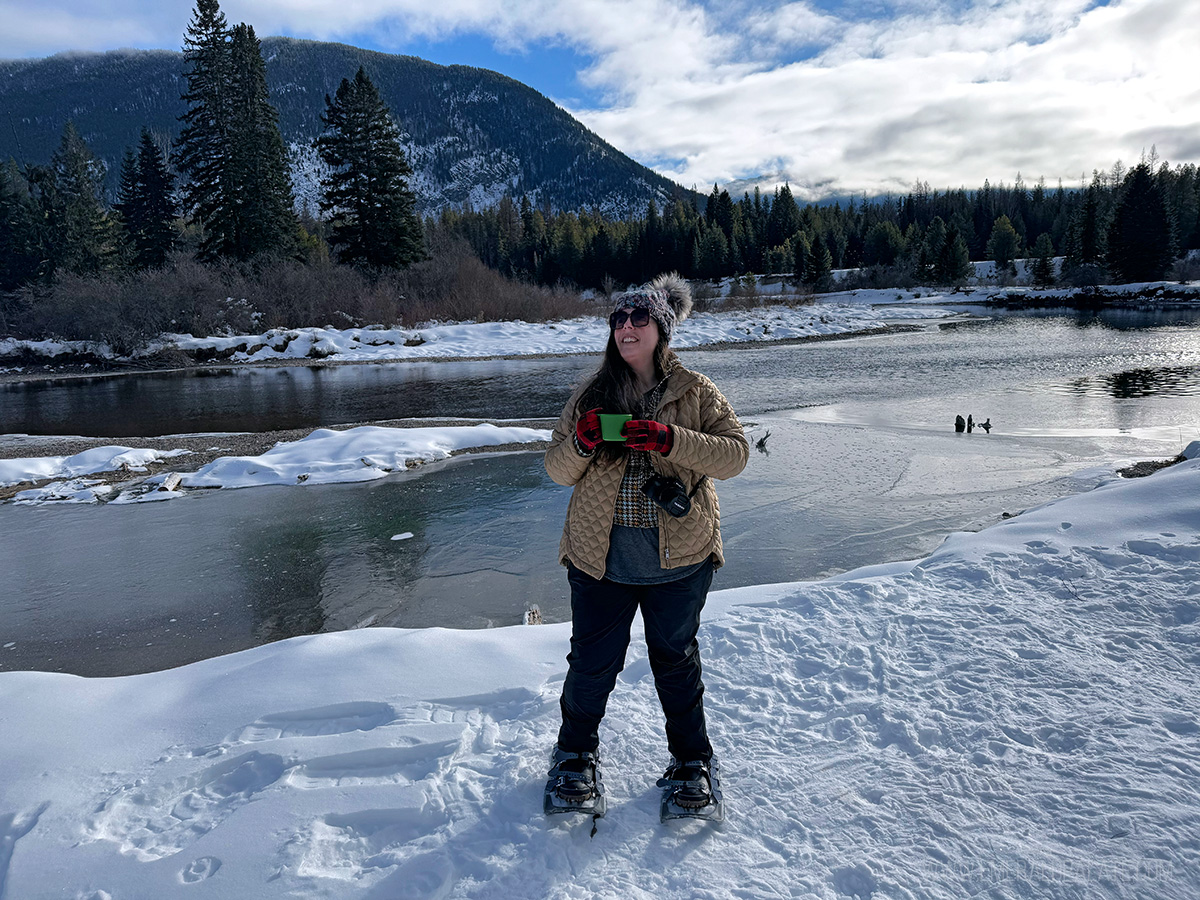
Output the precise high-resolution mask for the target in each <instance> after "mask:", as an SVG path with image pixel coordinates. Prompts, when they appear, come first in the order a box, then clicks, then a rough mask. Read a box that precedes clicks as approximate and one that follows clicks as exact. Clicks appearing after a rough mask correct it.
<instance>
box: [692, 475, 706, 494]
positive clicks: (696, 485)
mask: <svg viewBox="0 0 1200 900" xmlns="http://www.w3.org/2000/svg"><path fill="white" fill-rule="evenodd" d="M706 481H708V476H707V475H701V476H700V480H699V481H697V482H696V483H695V484H694V485H692V489H691V491H689V492H688V499H689V500H691V499H692V498H693V497H695V496H696V491H698V490H700V485H702V484H704V482H706Z"/></svg>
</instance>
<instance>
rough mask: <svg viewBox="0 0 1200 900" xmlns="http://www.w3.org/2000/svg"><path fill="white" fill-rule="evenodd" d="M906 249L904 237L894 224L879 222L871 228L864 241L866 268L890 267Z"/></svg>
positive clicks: (864, 263) (863, 259) (863, 257)
mask: <svg viewBox="0 0 1200 900" xmlns="http://www.w3.org/2000/svg"><path fill="white" fill-rule="evenodd" d="M903 249H904V235H902V234H901V233H900V229H899V228H898V227H896V224H895V223H894V222H878V223H876V224H875V225H872V226H871V229H870V230H869V231H868V232H867V236H866V238H864V240H863V253H862V263H863V265H864V266H890V265H893V264H895V262H896V259H897V257H899V256H900V253H901V251H902V250H903Z"/></svg>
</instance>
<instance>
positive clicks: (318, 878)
mask: <svg viewBox="0 0 1200 900" xmlns="http://www.w3.org/2000/svg"><path fill="white" fill-rule="evenodd" d="M1198 491H1200V460H1193V461H1189V462H1184V463H1181V464H1179V465H1176V466H1173V467H1171V468H1168V469H1164V470H1163V471H1161V472H1159V473H1157V474H1155V475H1152V476H1150V477H1148V478H1144V479H1137V480H1133V481H1121V480H1116V481H1112V482H1110V483H1108V484H1105V485H1104V486H1102V487H1100V488H1098V489H1096V490H1094V491H1092V492H1090V493H1087V494H1081V495H1076V496H1073V497H1070V498H1067V499H1065V500H1061V501H1058V502H1055V503H1052V504H1049V505H1047V506H1044V507H1042V508H1040V509H1037V510H1033V511H1030V512H1027V513H1025V514H1023V515H1021V516H1019V517H1017V518H1015V519H1012V520H1010V521H1008V522H1006V523H1004V524H1001V525H998V526H996V527H993V528H990V529H988V530H986V531H983V532H981V533H978V534H956V535H954V536H952V537H951V538H950V539H948V540H947V541H946V542H945V544H944V545H943V546H942V547H941V548H940V549H939V550H938V551H937V552H936V553H934V554H932V555H931V556H930V557H928V558H926V559H923V560H920V561H917V562H913V563H897V564H889V565H886V566H877V567H872V568H869V569H863V570H859V571H857V572H852V573H848V574H846V575H842V576H840V577H838V578H834V579H829V580H826V581H821V582H816V583H798V584H785V585H773V586H766V587H754V588H742V589H738V590H736V591H725V592H718V593H715V594H714V595H713V597H712V598H711V602H710V607H709V609H708V611H707V612H706V623H705V625H704V627H703V629H702V632H701V641H702V644H703V651H704V654H705V667H706V668H705V672H706V675H705V677H706V682H707V685H708V694H707V695H706V706H707V708H708V710H709V717H710V730H711V732H712V735H713V739H714V743H715V744H716V746H717V747H718V752H719V753H721V754H722V757H723V772H724V780H725V794H726V798H727V804H728V820H727V822H726V823H725V825H723V826H721V827H720V828H705V827H702V826H699V825H697V824H696V823H676V824H675V825H672V826H662V825H660V824H659V823H658V820H657V798H656V795H657V792H656V790H655V788H654V779H655V778H656V777H657V776H658V774H660V772H661V769H660V767H661V765H662V764H663V762H664V761H665V749H664V746H663V739H662V737H661V734H660V730H661V714H660V712H659V710H658V705H657V700H656V697H655V694H654V690H653V685H652V679H651V677H650V673H649V666H648V664H647V661H646V653H645V647H644V644H643V643H642V642H641V641H640V640H639V641H635V643H634V645H633V647H631V649H630V654H629V659H628V664H627V666H626V668H625V671H624V672H623V673H622V675H621V679H620V682H619V684H618V688H617V691H616V693H615V695H614V697H613V700H612V702H611V704H610V709H609V717H608V719H607V720H606V723H605V726H604V729H603V734H602V736H603V740H604V745H605V752H606V759H607V768H606V774H605V781H606V783H607V785H608V795H609V813H608V817H607V818H606V819H605V820H604V821H602V822H600V823H599V828H598V833H597V834H596V836H595V837H594V838H591V837H589V832H590V830H591V822H590V821H586V822H575V823H552V824H547V823H546V822H544V821H543V819H542V816H541V812H540V805H541V804H540V792H541V785H542V780H543V776H544V773H545V768H546V766H545V755H546V752H547V751H548V748H549V746H550V744H551V742H552V741H553V737H554V734H555V730H556V727H557V716H558V709H557V697H558V693H559V689H560V685H561V681H562V678H563V675H564V672H565V663H564V656H565V654H566V651H567V643H568V637H569V633H568V627H567V626H565V625H543V626H517V627H513V628H502V629H493V630H486V631H449V630H441V629H430V630H422V631H396V630H388V629H366V630H360V631H352V632H344V633H338V634H324V635H317V636H312V637H304V638H296V639H293V640H289V641H285V642H280V643H276V644H271V645H267V646H263V647H259V648H257V649H254V650H249V651H246V652H243V653H239V654H235V655H232V656H228V657H223V658H218V659H212V660H207V661H205V662H201V663H197V664H194V665H191V666H187V667H184V668H180V669H176V670H172V671H166V672H160V673H153V674H148V675H139V676H132V677H126V678H115V679H96V680H87V679H82V678H78V677H73V676H65V675H52V674H43V673H31V672H16V673H3V674H0V772H3V773H4V775H3V788H2V789H0V896H3V897H6V898H22V900H25V898H31V900H37V898H49V897H56V898H57V897H70V898H93V900H100V898H112V900H127V898H164V897H176V896H188V897H197V898H201V897H254V898H274V897H280V898H282V897H298V896H302V897H339V898H349V897H356V898H357V897H362V898H383V897H388V898H392V897H429V898H433V897H439V898H441V897H461V898H467V897H471V898H513V897H520V898H526V897H530V898H532V897H537V898H543V897H546V898H578V897H588V898H591V897H614V898H617V897H619V898H632V900H639V898H655V900H666V898H689V900H690V898H696V897H700V898H725V897H731V896H737V897H744V898H768V897H770V898H775V897H781V896H789V897H817V898H827V900H834V898H857V900H869V898H874V900H885V898H888V900H894V898H905V900H916V898H922V900H925V898H932V900H961V898H963V897H968V896H987V897H990V898H1000V900H1004V898H1012V900H1017V898H1021V900H1024V898H1029V897H1036V898H1039V900H1057V898H1062V900H1067V898H1078V897H1083V896H1086V897H1090V898H1131V900H1132V898H1137V900H1156V898H1161V900H1178V898H1181V897H1194V896H1198V895H1200V817H1197V815H1196V810H1197V808H1200V777H1198V776H1200V708H1198V703H1197V699H1196V697H1197V690H1196V687H1197V683H1196V682H1197V675H1196V673H1197V671H1198V670H1200V588H1198V587H1197V586H1198V585H1200V536H1198V535H1200V507H1197V505H1196V503H1195V499H1194V498H1195V497H1196V496H1197V493H1198ZM0 652H2V651H0Z"/></svg>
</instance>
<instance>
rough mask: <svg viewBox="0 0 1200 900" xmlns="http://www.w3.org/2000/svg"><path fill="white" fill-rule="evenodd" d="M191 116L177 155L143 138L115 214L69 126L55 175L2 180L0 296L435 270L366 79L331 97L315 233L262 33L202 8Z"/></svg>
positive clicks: (390, 135)
mask: <svg viewBox="0 0 1200 900" xmlns="http://www.w3.org/2000/svg"><path fill="white" fill-rule="evenodd" d="M184 60H185V66H186V71H185V76H186V81H187V89H186V92H185V93H184V95H183V99H184V100H185V102H186V104H187V111H186V112H185V114H184V116H183V117H182V118H183V121H182V129H181V133H180V135H179V138H178V140H177V141H176V142H175V144H174V146H173V147H163V146H159V145H158V144H156V142H155V141H154V139H153V138H152V137H151V135H150V132H149V131H146V130H143V132H142V135H141V140H140V142H139V144H138V145H137V147H136V148H134V147H131V148H128V149H127V151H126V153H125V157H124V160H123V162H122V166H121V180H120V188H119V191H118V196H117V201H116V203H115V204H113V205H112V206H111V207H110V206H109V205H108V204H106V203H105V199H104V194H103V189H102V184H103V179H104V174H105V173H104V170H103V166H102V164H101V163H100V162H99V161H98V160H97V159H96V158H95V156H94V155H93V154H92V153H91V151H90V149H89V148H88V146H87V144H86V143H85V142H84V140H83V138H82V137H81V136H80V135H79V132H78V131H77V130H76V128H75V126H74V125H73V124H72V123H71V122H67V123H66V125H65V126H64V128H63V133H62V140H61V142H60V144H59V147H58V149H57V150H56V151H55V153H54V155H53V156H52V158H51V161H50V163H49V165H46V166H38V165H25V166H21V165H19V164H18V163H17V162H16V161H15V160H11V159H10V160H8V161H7V162H6V163H5V164H4V165H3V166H2V167H0V291H6V292H8V291H14V290H16V289H18V288H20V287H22V286H24V285H29V284H37V283H41V284H49V283H52V282H53V281H54V280H55V279H56V277H58V276H60V275H76V276H78V275H100V274H105V273H113V272H133V271H141V270H147V269H152V268H156V267H161V266H163V265H164V264H165V263H166V262H167V259H168V257H170V256H171V254H172V253H173V252H175V251H177V250H181V251H184V252H190V253H193V254H194V255H195V256H196V257H197V258H198V259H200V260H201V261H204V262H216V261H225V260H234V261H238V262H260V263H261V262H262V261H264V260H279V259H294V260H300V261H312V260H314V259H320V258H322V257H324V256H328V255H329V251H330V249H332V252H333V255H334V256H336V258H337V260H338V261H339V262H344V263H348V264H360V265H363V266H368V267H392V268H403V267H405V266H407V265H410V264H411V263H413V262H416V261H418V260H421V259H423V258H425V255H426V253H425V243H424V230H423V226H422V223H421V221H420V219H419V217H418V216H417V214H416V198H415V196H414V194H413V193H412V191H411V190H410V189H409V187H408V178H409V176H411V174H412V169H411V168H410V167H409V165H408V161H407V160H406V158H405V156H404V153H403V150H402V148H401V145H400V132H399V129H398V127H397V125H396V123H395V121H394V120H393V118H392V116H391V112H390V110H388V108H387V107H386V105H385V104H384V103H383V101H382V99H381V97H380V95H379V92H378V90H376V88H375V86H374V84H372V82H371V80H370V78H369V77H368V76H367V74H366V72H365V71H363V70H361V69H360V70H359V72H358V73H357V75H355V77H354V78H353V79H349V78H344V79H342V82H341V85H340V87H339V88H338V89H337V92H336V94H335V95H334V96H333V97H329V96H326V98H325V111H324V114H323V115H322V117H321V119H322V122H323V124H324V125H325V129H324V132H323V133H322V135H321V136H320V137H319V138H318V140H317V142H316V146H317V150H318V152H319V154H320V156H321V158H322V159H323V160H324V161H325V163H326V164H327V165H328V166H329V167H330V171H329V174H328V175H327V176H326V177H325V179H324V180H323V182H322V188H323V190H324V199H323V201H322V203H321V212H322V214H323V217H322V219H321V220H317V219H313V218H309V219H308V220H307V221H302V220H301V218H300V217H298V216H297V214H296V212H295V201H294V198H293V194H292V186H291V181H290V177H289V171H288V158H287V150H286V146H285V144H284V141H283V138H282V136H281V135H280V132H279V121H278V119H279V117H278V114H277V112H276V110H275V109H274V107H272V105H271V104H270V102H269V99H268V92H267V81H266V66H265V63H264V61H263V57H262V51H261V48H260V45H259V41H258V39H257V37H256V36H255V34H254V29H253V28H252V27H251V26H249V25H247V24H245V23H241V24H238V25H235V26H233V27H229V25H228V24H227V22H226V19H225V16H224V14H223V13H222V12H221V10H220V6H219V4H218V0H198V2H197V4H196V8H195V10H194V13H193V16H192V19H191V21H190V22H189V25H188V30H187V33H186V35H185V37H184Z"/></svg>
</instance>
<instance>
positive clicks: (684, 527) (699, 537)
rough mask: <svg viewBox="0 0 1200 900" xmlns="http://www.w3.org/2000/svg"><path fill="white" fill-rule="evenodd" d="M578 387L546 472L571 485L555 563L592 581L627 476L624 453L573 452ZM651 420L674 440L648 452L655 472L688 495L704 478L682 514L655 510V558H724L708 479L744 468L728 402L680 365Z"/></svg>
mask: <svg viewBox="0 0 1200 900" xmlns="http://www.w3.org/2000/svg"><path fill="white" fill-rule="evenodd" d="M582 391H583V387H581V388H580V389H579V390H577V391H576V392H575V395H574V396H572V397H571V399H570V400H568V401H567V405H566V407H565V408H564V409H563V413H562V416H561V417H559V420H558V424H557V425H555V426H554V436H553V438H552V439H551V444H550V449H549V450H547V451H546V471H547V473H549V475H550V477H551V478H552V479H554V481H555V482H557V483H558V484H562V485H567V486H568V487H570V486H574V488H575V490H574V491H573V492H572V493H571V502H570V504H569V505H568V506H567V523H566V526H565V527H564V528H563V536H562V542H561V543H560V544H559V549H558V557H559V561H560V562H561V563H562V564H563V565H566V564H567V562H568V561H570V562H571V563H574V565H575V566H576V567H577V568H579V569H582V570H583V571H584V572H587V574H589V575H591V576H592V577H593V578H597V579H599V578H603V577H604V567H605V561H606V560H607V558H608V541H609V533H610V532H611V530H612V523H613V512H614V510H615V509H616V504H617V492H618V491H619V490H620V488H621V479H622V478H623V477H624V476H625V465H626V462H627V457H625V456H622V457H621V458H620V459H617V460H615V461H605V460H603V459H601V458H600V457H582V456H580V455H579V454H578V453H576V452H575V442H574V441H573V440H572V438H573V436H574V434H575V401H576V400H577V399H578V396H579V394H580V393H581V392H582ZM655 418H656V419H657V420H658V421H659V422H662V423H663V424H665V425H670V426H671V429H672V431H673V432H674V445H673V446H672V448H671V452H670V453H669V454H668V455H667V456H662V455H660V454H658V453H651V454H650V458H651V461H652V464H653V466H654V469H655V471H656V472H659V473H660V474H663V475H668V476H671V475H673V476H675V477H676V478H678V479H679V480H680V481H682V482H683V484H684V487H685V488H687V490H688V492H689V493H690V492H691V490H692V488H693V487H694V486H695V485H696V482H698V481H699V480H700V479H701V478H702V477H703V476H705V475H707V476H709V478H708V480H707V481H705V482H704V484H703V485H701V487H700V489H699V490H698V491H696V494H695V495H694V496H693V497H692V509H691V511H690V512H689V513H688V514H687V515H686V516H684V517H683V518H681V519H676V518H674V517H673V516H670V515H668V514H667V513H666V512H664V511H663V510H661V509H660V510H658V549H659V562H660V564H661V565H662V567H663V568H664V569H677V568H682V567H684V566H690V565H694V564H696V563H698V562H703V561H704V560H705V559H708V557H710V556H711V557H712V558H713V559H714V561H715V562H716V564H717V565H718V566H721V565H723V564H724V563H725V557H724V555H723V554H722V552H721V527H720V526H721V509H720V506H719V505H718V504H717V490H716V488H715V487H714V486H713V482H712V479H714V478H720V479H725V478H732V477H733V476H734V475H736V474H738V472H740V471H742V469H744V468H745V467H746V460H747V459H749V457H750V445H749V444H748V443H747V442H746V436H745V434H743V433H742V425H741V423H740V422H738V419H737V416H736V415H735V414H734V412H733V407H732V406H730V405H729V401H728V400H726V399H725V397H724V396H723V395H722V394H721V392H720V391H719V390H717V386H716V385H715V384H713V383H712V382H711V381H710V380H709V379H708V378H706V377H705V376H704V375H701V374H699V373H698V372H692V371H689V370H688V369H685V368H683V367H682V366H678V367H677V368H676V369H675V370H674V371H673V372H672V373H671V375H670V377H669V378H668V379H667V385H666V390H665V392H664V394H663V398H662V401H661V402H660V403H659V406H658V413H657V415H656V416H655Z"/></svg>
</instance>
